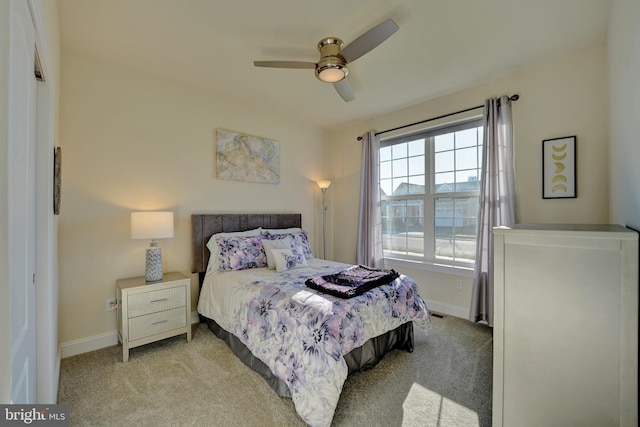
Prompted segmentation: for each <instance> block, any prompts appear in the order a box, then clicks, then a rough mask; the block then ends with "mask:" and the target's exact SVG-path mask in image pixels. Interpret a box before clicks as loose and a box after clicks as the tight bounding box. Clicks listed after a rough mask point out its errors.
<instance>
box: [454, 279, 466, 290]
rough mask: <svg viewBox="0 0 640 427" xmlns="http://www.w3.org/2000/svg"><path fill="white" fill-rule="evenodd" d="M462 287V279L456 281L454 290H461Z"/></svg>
mask: <svg viewBox="0 0 640 427" xmlns="http://www.w3.org/2000/svg"><path fill="white" fill-rule="evenodd" d="M463 287H464V286H463V284H462V279H456V289H462V288H463Z"/></svg>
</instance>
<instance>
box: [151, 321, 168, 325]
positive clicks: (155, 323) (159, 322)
mask: <svg viewBox="0 0 640 427" xmlns="http://www.w3.org/2000/svg"><path fill="white" fill-rule="evenodd" d="M167 322H168V320H160V321H158V322H153V323H152V324H151V326H155V325H159V324H161V323H167Z"/></svg>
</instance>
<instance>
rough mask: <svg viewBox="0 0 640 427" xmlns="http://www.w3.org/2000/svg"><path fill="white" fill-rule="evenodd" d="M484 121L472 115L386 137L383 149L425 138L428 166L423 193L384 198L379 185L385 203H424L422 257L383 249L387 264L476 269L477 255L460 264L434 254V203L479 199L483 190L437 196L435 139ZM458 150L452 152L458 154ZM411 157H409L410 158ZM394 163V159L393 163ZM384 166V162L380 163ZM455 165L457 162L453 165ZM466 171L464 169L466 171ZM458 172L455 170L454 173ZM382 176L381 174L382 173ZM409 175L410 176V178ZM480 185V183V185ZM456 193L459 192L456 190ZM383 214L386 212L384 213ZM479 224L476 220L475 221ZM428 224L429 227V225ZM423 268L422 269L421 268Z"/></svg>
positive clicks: (439, 194) (479, 124)
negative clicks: (398, 201) (443, 199)
mask: <svg viewBox="0 0 640 427" xmlns="http://www.w3.org/2000/svg"><path fill="white" fill-rule="evenodd" d="M483 126H484V123H483V119H482V116H473V117H468V118H465V119H463V120H459V121H455V122H448V123H443V124H441V125H438V126H434V127H432V128H428V129H424V130H420V131H417V132H411V133H407V134H404V135H398V136H392V137H388V138H385V139H383V140H381V141H380V149H382V148H386V147H390V146H393V145H397V144H401V143H404V142H410V141H415V140H417V139H425V142H424V157H425V165H424V171H425V172H424V181H425V182H424V187H425V191H424V194H399V195H395V196H393V195H383V194H382V186H381V185H380V199H381V202H382V201H393V200H403V201H404V200H412V199H413V200H416V199H417V200H422V202H423V218H422V221H423V255H421V256H418V255H411V254H409V253H407V252H408V251H405V253H404V254H402V253H399V252H391V251H389V250H387V249H383V256H384V259H385V261H391V262H392V263H396V264H398V263H399V264H405V265H406V264H409V265H413V266H424V267H427V268H428V269H436V270H440V269H447V270H448V269H451V268H453V269H459V270H463V271H464V270H467V271H471V270H473V267H474V263H475V256H474V259H473V260H469V261H460V259H459V258H458V259H456V258H455V257H454V258H452V259H447V258H444V257H437V256H436V253H435V252H436V251H435V241H436V229H435V228H436V227H435V218H436V208H435V202H436V200H437V199H440V198H452V199H456V198H468V197H474V196H475V197H478V199H479V197H480V187H479V188H478V189H477V190H466V191H450V192H441V193H437V192H436V191H435V190H436V184H435V154H436V152H435V144H434V141H435V137H436V136H438V135H442V134H447V133H452V132H457V131H462V130H466V129H473V128H478V127H483ZM476 146H477V147H480V149H482V150H483V143H482V142H480V143H479V144H478V145H476ZM455 150H456V147H455V146H454V148H453V149H452V151H454V153H455ZM454 157H455V154H454ZM407 158H409V156H408V157H407ZM391 161H393V159H392V160H391ZM481 162H482V159H481V156H480V157H479V159H478V170H479V175H480V173H481V168H482V165H481ZM380 163H381V161H380ZM380 163H379V164H378V168H379V169H378V170H379V172H380V167H381V166H380ZM454 165H455V163H454ZM463 170H464V169H463ZM455 172H456V169H455V167H454V173H455ZM380 175H381V174H380ZM391 176H392V177H393V174H392V175H391ZM408 176H410V175H408ZM380 180H381V177H379V184H380ZM478 181H479V182H481V176H478ZM480 185H481V184H480ZM454 190H457V189H454ZM381 213H383V212H381ZM476 222H477V218H476ZM427 224H429V226H427ZM476 236H477V223H476ZM419 268H420V267H419Z"/></svg>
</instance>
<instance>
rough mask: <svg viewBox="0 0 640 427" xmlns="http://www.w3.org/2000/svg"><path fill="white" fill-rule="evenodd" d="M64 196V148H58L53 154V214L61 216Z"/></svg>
mask: <svg viewBox="0 0 640 427" xmlns="http://www.w3.org/2000/svg"><path fill="white" fill-rule="evenodd" d="M61 196H62V148H60V147H56V148H55V150H54V152H53V214H54V215H60V199H61Z"/></svg>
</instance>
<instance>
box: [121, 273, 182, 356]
mask: <svg viewBox="0 0 640 427" xmlns="http://www.w3.org/2000/svg"><path fill="white" fill-rule="evenodd" d="M116 289H117V298H118V339H119V340H120V342H121V343H122V361H123V362H127V361H128V360H129V350H130V349H132V348H134V347H138V346H141V345H144V344H149V343H152V342H155V341H159V340H163V339H165V338H169V337H173V336H176V335H180V334H187V342H190V341H191V321H190V320H191V279H190V278H188V277H186V276H185V275H183V274H181V273H166V274H164V275H163V276H162V280H160V281H157V282H147V281H146V279H145V277H144V276H141V277H132V278H129V279H120V280H118V281H116Z"/></svg>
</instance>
